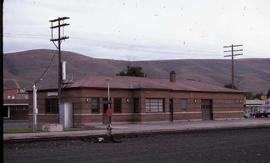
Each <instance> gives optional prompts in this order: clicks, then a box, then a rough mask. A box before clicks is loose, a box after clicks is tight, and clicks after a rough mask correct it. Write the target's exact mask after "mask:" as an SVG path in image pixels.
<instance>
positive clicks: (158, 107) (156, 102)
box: [145, 99, 164, 112]
mask: <svg viewBox="0 0 270 163" xmlns="http://www.w3.org/2000/svg"><path fill="white" fill-rule="evenodd" d="M145 108H146V112H163V111H164V99H145Z"/></svg>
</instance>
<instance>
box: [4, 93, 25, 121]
mask: <svg viewBox="0 0 270 163" xmlns="http://www.w3.org/2000/svg"><path fill="white" fill-rule="evenodd" d="M3 96H4V97H3V112H2V113H3V118H4V120H28V101H29V99H28V94H27V93H26V92H24V90H23V91H22V89H17V88H9V89H7V88H4V89H3Z"/></svg>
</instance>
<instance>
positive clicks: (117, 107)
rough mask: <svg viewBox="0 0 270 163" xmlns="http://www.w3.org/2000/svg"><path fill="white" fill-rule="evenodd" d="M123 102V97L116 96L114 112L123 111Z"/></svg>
mask: <svg viewBox="0 0 270 163" xmlns="http://www.w3.org/2000/svg"><path fill="white" fill-rule="evenodd" d="M121 103H122V100H121V98H114V108H113V109H114V113H121V112H122V109H121Z"/></svg>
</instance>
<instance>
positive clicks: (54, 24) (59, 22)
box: [49, 17, 69, 125]
mask: <svg viewBox="0 0 270 163" xmlns="http://www.w3.org/2000/svg"><path fill="white" fill-rule="evenodd" d="M67 19H69V17H58V18H57V19H53V20H50V21H49V22H50V23H51V27H50V28H51V39H50V41H52V42H53V44H54V45H55V47H56V48H57V49H58V108H59V109H60V114H59V122H60V124H63V125H64V122H62V120H63V119H62V117H63V116H64V115H62V111H61V105H62V83H63V76H62V60H61V43H62V41H63V40H66V39H68V38H69V37H68V36H64V33H62V35H61V29H63V28H64V27H65V26H68V25H69V24H68V23H65V22H64V20H67ZM54 29H56V30H57V33H58V37H57V38H54V34H53V33H54ZM62 32H63V31H62ZM55 42H57V43H58V44H56V43H55Z"/></svg>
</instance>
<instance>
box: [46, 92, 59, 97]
mask: <svg viewBox="0 0 270 163" xmlns="http://www.w3.org/2000/svg"><path fill="white" fill-rule="evenodd" d="M47 96H58V92H48V93H47Z"/></svg>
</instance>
